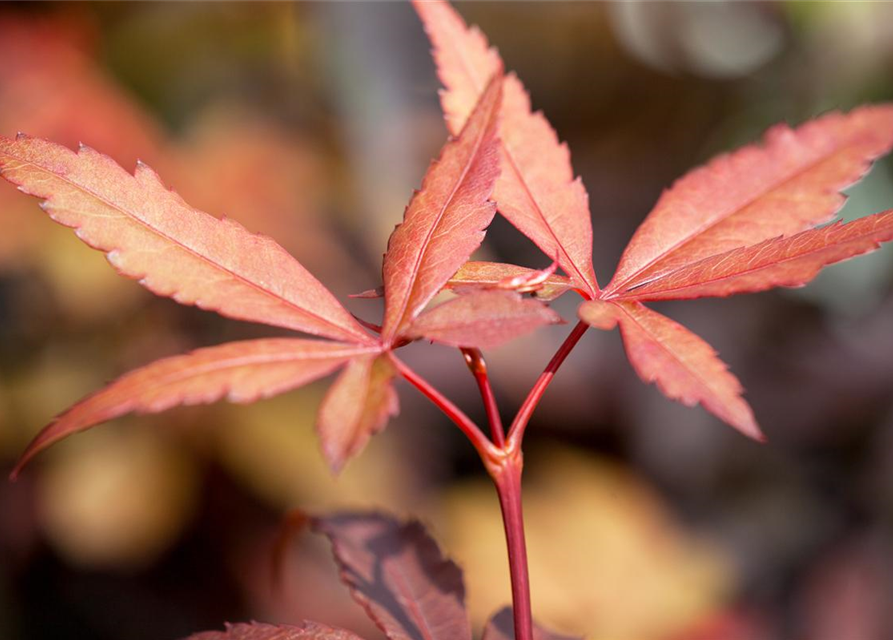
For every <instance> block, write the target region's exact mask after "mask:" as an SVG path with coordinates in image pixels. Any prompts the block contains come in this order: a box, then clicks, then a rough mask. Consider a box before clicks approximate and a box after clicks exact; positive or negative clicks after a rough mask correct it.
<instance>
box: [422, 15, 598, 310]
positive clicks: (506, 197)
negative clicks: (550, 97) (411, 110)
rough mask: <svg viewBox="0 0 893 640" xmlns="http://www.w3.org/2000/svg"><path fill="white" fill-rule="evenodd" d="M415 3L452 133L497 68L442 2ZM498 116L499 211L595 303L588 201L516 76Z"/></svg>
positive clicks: (476, 36) (473, 32) (477, 35)
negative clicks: (430, 46) (427, 37)
mask: <svg viewBox="0 0 893 640" xmlns="http://www.w3.org/2000/svg"><path fill="white" fill-rule="evenodd" d="M413 5H414V6H415V9H416V11H417V12H418V14H419V16H420V17H421V19H422V22H423V23H424V26H425V31H426V32H427V33H428V36H429V38H430V39H431V42H432V44H433V46H434V50H433V53H434V59H435V62H436V63H437V71H438V75H439V76H440V80H441V82H442V83H443V84H444V87H445V89H444V91H443V92H441V102H442V105H443V110H444V114H445V115H446V120H447V125H448V127H449V129H450V131H451V132H452V133H454V134H455V133H456V132H458V131H459V130H460V129H461V127H462V126H463V125H464V123H465V121H466V119H467V118H468V117H469V114H470V113H471V110H472V108H473V106H474V104H475V103H476V102H477V99H478V96H479V95H480V94H481V92H482V91H483V90H484V87H485V86H486V84H487V81H488V79H489V78H490V76H491V75H492V74H493V73H494V72H496V71H497V70H499V69H501V68H502V63H501V61H500V59H499V55H498V54H497V53H496V51H495V50H494V49H490V48H489V47H488V44H487V40H486V38H485V37H484V36H483V34H481V32H480V31H479V30H477V29H476V28H471V29H469V28H468V27H467V26H466V25H465V22H464V21H463V20H462V18H461V17H460V16H459V15H458V14H457V13H456V12H455V10H453V8H452V7H450V5H449V4H448V3H447V2H445V1H441V0H433V1H429V0H414V2H413ZM501 115H502V123H501V125H500V137H501V139H502V146H501V166H502V172H501V174H500V176H499V179H498V180H497V181H496V188H495V190H494V194H493V195H494V198H495V200H496V202H497V204H498V207H499V211H500V213H502V215H504V216H505V217H506V218H507V219H508V220H509V222H511V223H512V224H513V225H515V226H516V227H517V228H518V229H519V230H520V231H521V232H522V233H524V234H525V235H526V236H528V237H529V238H530V239H531V240H533V242H535V243H536V244H537V246H539V248H540V249H541V250H542V251H543V252H544V253H545V254H546V255H548V256H550V257H551V258H552V259H553V260H556V261H557V262H558V264H559V266H560V267H561V268H562V269H564V271H565V272H566V273H567V275H568V276H569V277H570V279H571V280H572V281H573V282H574V284H575V285H576V286H577V287H578V288H580V289H581V290H583V291H584V292H586V295H587V297H595V296H596V295H597V294H598V291H599V287H598V283H597V282H596V278H595V272H594V271H593V268H592V223H591V221H590V215H589V196H588V195H587V193H586V189H585V188H584V187H583V183H582V182H581V181H580V180H579V179H575V178H574V173H573V169H572V167H571V163H570V152H569V151H568V149H567V145H564V144H561V143H559V141H558V136H557V135H556V133H555V131H554V130H553V129H552V127H551V125H550V124H549V122H548V121H547V120H546V118H545V117H544V116H543V114H542V113H540V112H537V113H532V112H531V108H530V98H529V97H528V95H527V92H526V91H525V89H524V86H523V85H522V84H521V82H520V80H518V78H517V77H515V76H514V75H509V76H508V77H506V80H505V97H504V99H503V105H502V114H501Z"/></svg>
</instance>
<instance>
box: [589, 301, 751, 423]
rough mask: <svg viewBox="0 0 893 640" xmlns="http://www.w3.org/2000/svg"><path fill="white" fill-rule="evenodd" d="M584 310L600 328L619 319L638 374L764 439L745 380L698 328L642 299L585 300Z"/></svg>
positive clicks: (670, 394)
mask: <svg viewBox="0 0 893 640" xmlns="http://www.w3.org/2000/svg"><path fill="white" fill-rule="evenodd" d="M579 315H580V319H581V320H583V321H584V322H587V323H588V324H590V325H592V326H593V327H596V328H599V329H609V328H611V327H612V326H614V325H616V324H619V325H620V333H621V335H622V336H623V344H624V346H625V347H626V353H627V356H628V357H629V360H630V362H631V363H632V365H633V368H634V369H635V370H636V373H637V374H639V377H640V378H641V379H642V380H643V381H645V382H646V383H650V382H654V383H656V384H657V387H658V389H660V390H661V392H662V393H663V394H664V395H665V396H667V397H668V398H671V399H673V400H678V401H679V402H681V403H682V404H685V405H687V406H694V405H696V404H701V405H702V406H703V407H704V408H705V409H707V411H709V412H710V413H712V414H714V415H715V416H717V417H718V418H720V419H721V420H723V421H725V422H727V423H728V424H730V425H732V426H733V427H735V428H736V429H738V430H739V431H741V432H742V433H743V434H744V435H746V436H749V437H751V438H753V439H755V440H760V441H762V440H764V439H765V438H764V437H763V434H762V433H761V432H760V428H759V426H757V423H756V420H754V417H753V412H752V411H751V409H750V406H749V405H748V404H747V402H745V401H744V399H743V398H742V397H741V394H742V392H743V389H742V387H741V383H740V382H738V379H737V378H736V377H735V376H733V375H732V374H731V373H729V371H728V368H727V367H726V365H725V364H724V363H723V362H722V361H721V360H720V359H719V358H718V357H717V356H716V352H715V351H714V350H713V348H712V347H711V346H710V345H709V344H707V343H706V342H704V341H703V340H702V339H701V338H699V337H698V336H696V335H695V334H694V333H692V332H691V331H689V330H688V329H686V328H685V327H683V326H682V325H680V324H678V323H676V322H674V321H672V320H670V319H669V318H667V317H666V316H663V315H661V314H659V313H657V312H655V311H651V310H650V309H648V308H647V307H645V306H643V305H642V304H640V303H638V302H620V303H612V302H603V301H600V300H598V301H592V302H584V303H583V304H582V305H580V309H579Z"/></svg>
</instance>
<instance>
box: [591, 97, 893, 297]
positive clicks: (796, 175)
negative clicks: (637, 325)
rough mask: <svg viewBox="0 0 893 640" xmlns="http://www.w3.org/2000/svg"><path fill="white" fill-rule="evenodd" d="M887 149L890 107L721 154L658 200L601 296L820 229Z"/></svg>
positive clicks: (776, 130) (891, 140)
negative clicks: (724, 255) (843, 192)
mask: <svg viewBox="0 0 893 640" xmlns="http://www.w3.org/2000/svg"><path fill="white" fill-rule="evenodd" d="M891 147H893V105H880V106H869V107H862V108H860V109H856V110H854V111H851V112H850V113H848V114H841V113H831V114H828V115H826V116H824V117H822V118H818V119H817V120H813V121H811V122H808V123H806V124H804V125H803V126H801V127H799V128H798V129H793V130H792V129H790V128H788V127H787V126H785V125H778V126H776V127H773V128H772V129H770V130H769V132H768V133H767V134H766V136H765V138H764V140H763V144H762V145H761V146H760V145H752V146H748V147H744V148H742V149H739V150H738V151H736V152H735V153H732V154H729V155H723V156H719V157H718V158H715V159H714V160H712V161H711V162H710V163H709V164H708V165H706V166H704V167H701V168H699V169H695V170H694V171H692V172H691V173H689V174H688V175H686V176H685V177H683V178H681V179H680V180H679V181H677V182H676V183H675V184H674V185H673V187H672V188H671V189H670V190H669V191H667V192H665V193H664V194H663V196H661V198H660V200H659V201H658V203H657V205H656V206H655V208H654V210H653V211H652V212H651V213H650V214H649V216H648V218H647V219H646V220H645V222H643V223H642V226H640V227H639V229H638V230H637V231H636V233H635V235H634V236H633V238H632V240H631V241H630V243H629V246H628V247H627V248H626V251H624V253H623V256H622V257H621V259H620V264H619V265H618V267H617V273H616V274H615V276H614V279H613V280H612V281H611V284H609V285H608V287H607V289H606V290H607V291H608V292H609V293H615V292H621V291H628V290H630V289H632V288H634V287H636V286H638V285H640V284H643V283H646V282H650V281H651V280H654V279H655V278H656V277H658V276H660V275H662V274H664V273H667V272H670V271H674V270H676V269H679V268H680V267H683V266H686V265H689V264H691V263H693V262H697V261H698V260H702V259H704V258H708V257H710V256H712V255H715V254H718V253H723V252H726V251H729V250H732V249H737V248H739V247H742V246H747V245H752V244H756V243H758V242H762V241H764V240H767V239H770V238H774V237H777V236H781V235H789V234H792V233H798V232H800V231H803V230H804V229H809V228H810V227H812V226H814V225H816V224H821V223H824V222H827V221H828V220H830V219H831V218H832V217H833V216H834V214H835V213H836V212H837V210H838V209H840V207H841V206H842V205H843V203H844V200H845V198H844V196H843V195H841V194H840V190H841V189H843V188H845V187H848V186H849V185H851V184H852V183H854V182H856V181H857V180H858V179H859V178H861V177H862V176H863V175H864V174H865V173H866V172H867V171H868V169H869V168H870V166H871V161H872V160H874V159H875V158H877V157H878V156H880V155H882V154H884V153H886V152H887V151H889V150H890V148H891Z"/></svg>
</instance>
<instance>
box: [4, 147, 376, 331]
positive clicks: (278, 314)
mask: <svg viewBox="0 0 893 640" xmlns="http://www.w3.org/2000/svg"><path fill="white" fill-rule="evenodd" d="M0 174H2V176H3V177H4V178H6V179H7V180H9V181H10V182H12V183H13V184H16V185H18V186H19V189H20V190H21V191H24V192H25V193H28V194H30V195H33V196H36V197H38V198H42V199H44V200H45V202H44V203H43V208H44V210H45V211H46V212H47V213H48V214H49V215H50V217H51V218H52V219H53V220H55V221H56V222H59V223H61V224H63V225H65V226H68V227H72V228H74V229H75V230H76V233H77V235H78V237H79V238H81V239H82V240H83V241H84V242H86V243H87V244H88V245H90V246H91V247H93V248H95V249H98V250H100V251H103V252H104V253H106V254H107V255H108V259H109V262H111V263H112V265H114V267H115V268H116V269H117V270H118V272H119V273H121V274H122V275H125V276H128V277H131V278H135V279H138V280H139V281H140V283H141V284H142V285H143V286H145V287H146V288H148V289H149V290H151V291H152V292H153V293H156V294H158V295H161V296H168V297H172V298H174V300H176V301H177V302H180V303H181V304H194V305H196V306H199V307H201V308H203V309H210V310H213V311H217V312H218V313H221V314H222V315H225V316H229V317H231V318H236V319H238V320H248V321H251V322H262V323H265V324H270V325H275V326H280V327H285V328H288V329H293V330H296V331H304V332H307V333H313V334H317V335H322V336H327V337H330V338H334V339H336V340H344V341H350V342H357V343H363V344H372V342H373V339H372V338H371V337H370V336H369V335H368V334H366V333H365V332H364V331H363V329H362V328H361V327H360V326H359V325H358V324H357V323H356V322H355V321H354V319H353V317H352V316H351V315H350V314H349V313H348V312H347V311H346V310H345V309H344V308H343V307H342V306H341V304H340V303H339V302H338V301H337V300H336V299H335V298H334V296H332V294H331V293H330V292H329V291H328V289H326V288H325V287H324V286H323V285H322V284H321V283H320V282H319V281H318V280H317V279H316V278H314V277H313V276H312V275H310V273H309V272H308V271H307V270H306V269H304V267H302V266H301V265H300V264H299V263H298V262H297V261H296V260H295V259H294V258H292V257H291V256H290V255H289V254H288V253H287V252H286V251H285V250H284V249H283V248H282V247H280V246H279V245H278V244H276V243H275V242H274V241H273V240H271V239H270V238H267V237H264V236H258V235H254V234H252V233H249V232H248V231H246V230H245V228H244V227H242V226H241V225H239V224H238V223H236V222H233V221H231V220H226V219H223V220H218V219H217V218H214V217H213V216H210V215H208V214H206V213H203V212H201V211H198V210H196V209H193V208H192V207H190V206H189V205H188V204H186V203H185V202H184V201H183V200H182V198H180V197H179V196H178V195H177V194H175V193H173V192H172V191H170V190H168V188H167V187H165V186H164V185H163V184H162V183H161V181H160V179H159V178H158V175H157V174H156V173H155V172H154V171H152V170H151V169H149V168H148V167H147V166H146V165H144V164H139V165H138V166H137V168H136V173H135V175H130V174H129V173H127V172H126V171H124V170H123V169H122V168H121V167H119V166H118V165H117V164H115V162H114V161H113V160H111V159H110V158H108V157H107V156H104V155H102V154H100V153H98V152H96V151H94V150H92V149H90V148H88V147H81V149H80V150H79V151H78V152H77V153H75V152H73V151H71V150H70V149H68V148H66V147H62V146H60V145H56V144H53V143H51V142H47V141H44V140H39V139H34V138H28V137H26V136H19V137H18V138H16V139H15V140H10V139H8V138H3V137H0Z"/></svg>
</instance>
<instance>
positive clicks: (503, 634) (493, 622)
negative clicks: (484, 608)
mask: <svg viewBox="0 0 893 640" xmlns="http://www.w3.org/2000/svg"><path fill="white" fill-rule="evenodd" d="M481 640H515V622H514V620H513V619H512V608H511V607H505V608H504V609H500V610H499V612H498V613H497V614H496V615H494V616H493V617H492V618H490V620H489V621H488V622H487V626H486V627H484V635H483V636H482V637H481ZM533 640H578V638H575V637H573V636H563V635H560V634H557V633H553V632H552V631H548V630H546V629H544V628H542V627H541V626H540V625H538V624H536V623H535V622H534V623H533Z"/></svg>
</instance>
